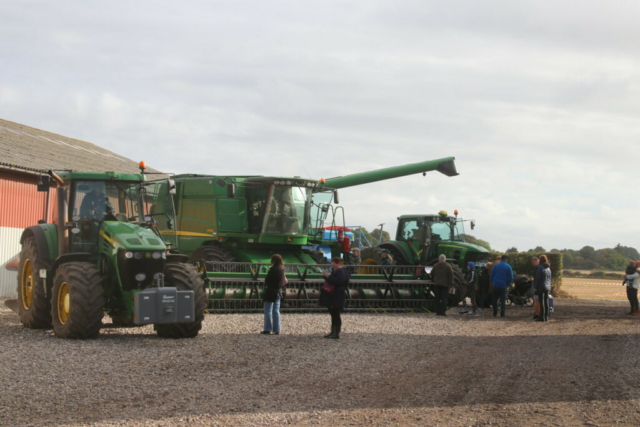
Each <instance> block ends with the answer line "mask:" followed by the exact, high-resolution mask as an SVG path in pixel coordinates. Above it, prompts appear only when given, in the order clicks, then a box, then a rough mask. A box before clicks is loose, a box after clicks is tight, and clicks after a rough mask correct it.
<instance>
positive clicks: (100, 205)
mask: <svg viewBox="0 0 640 427" xmlns="http://www.w3.org/2000/svg"><path fill="white" fill-rule="evenodd" d="M70 202H71V209H72V212H71V217H72V218H74V217H78V218H79V219H82V220H88V219H95V220H99V221H123V222H140V221H141V218H142V216H143V212H142V210H141V209H140V183H139V182H133V183H131V182H121V181H108V182H104V181H76V182H75V184H74V187H73V192H72V196H71V201H70Z"/></svg>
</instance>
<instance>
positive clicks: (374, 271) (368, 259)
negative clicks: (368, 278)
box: [358, 258, 378, 274]
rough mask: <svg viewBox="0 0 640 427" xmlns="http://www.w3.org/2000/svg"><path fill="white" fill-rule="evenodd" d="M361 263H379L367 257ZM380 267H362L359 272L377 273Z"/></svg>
mask: <svg viewBox="0 0 640 427" xmlns="http://www.w3.org/2000/svg"><path fill="white" fill-rule="evenodd" d="M360 265H378V263H377V262H376V260H375V259H372V258H367V259H365V260H364V261H362V262H361V263H360ZM377 273H378V269H377V268H373V267H360V268H359V269H358V274H377Z"/></svg>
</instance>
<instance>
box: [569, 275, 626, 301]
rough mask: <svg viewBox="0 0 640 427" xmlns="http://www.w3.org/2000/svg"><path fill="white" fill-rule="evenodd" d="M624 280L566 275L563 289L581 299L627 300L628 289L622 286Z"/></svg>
mask: <svg viewBox="0 0 640 427" xmlns="http://www.w3.org/2000/svg"><path fill="white" fill-rule="evenodd" d="M621 283H622V280H608V279H584V278H578V277H565V278H563V279H562V290H563V291H565V292H567V293H568V294H569V295H571V296H572V297H575V298H579V299H613V300H624V301H626V300H627V293H626V292H627V289H626V288H625V287H624V286H621Z"/></svg>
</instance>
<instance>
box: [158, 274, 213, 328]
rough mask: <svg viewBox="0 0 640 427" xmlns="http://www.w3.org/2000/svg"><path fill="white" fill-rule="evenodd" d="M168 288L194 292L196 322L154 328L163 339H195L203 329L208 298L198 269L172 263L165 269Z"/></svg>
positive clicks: (165, 280)
mask: <svg viewBox="0 0 640 427" xmlns="http://www.w3.org/2000/svg"><path fill="white" fill-rule="evenodd" d="M164 282H165V285H166V286H175V287H176V288H178V290H181V291H193V302H194V305H195V321H193V322H191V323H171V324H160V323H158V324H155V325H153V328H154V329H155V330H156V332H157V333H158V336H161V337H163V338H193V337H195V336H197V335H198V332H199V331H200V329H202V321H203V320H204V310H205V309H206V296H205V292H204V281H203V280H202V277H201V276H200V273H198V269H197V268H196V267H195V266H194V265H191V264H182V263H171V264H168V265H167V266H166V267H165V269H164Z"/></svg>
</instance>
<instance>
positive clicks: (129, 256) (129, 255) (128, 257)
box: [124, 252, 133, 259]
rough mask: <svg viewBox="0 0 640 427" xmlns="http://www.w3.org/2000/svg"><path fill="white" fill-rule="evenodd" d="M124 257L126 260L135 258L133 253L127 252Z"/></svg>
mask: <svg viewBox="0 0 640 427" xmlns="http://www.w3.org/2000/svg"><path fill="white" fill-rule="evenodd" d="M124 257H125V258H126V259H131V258H133V252H125V253H124Z"/></svg>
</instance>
